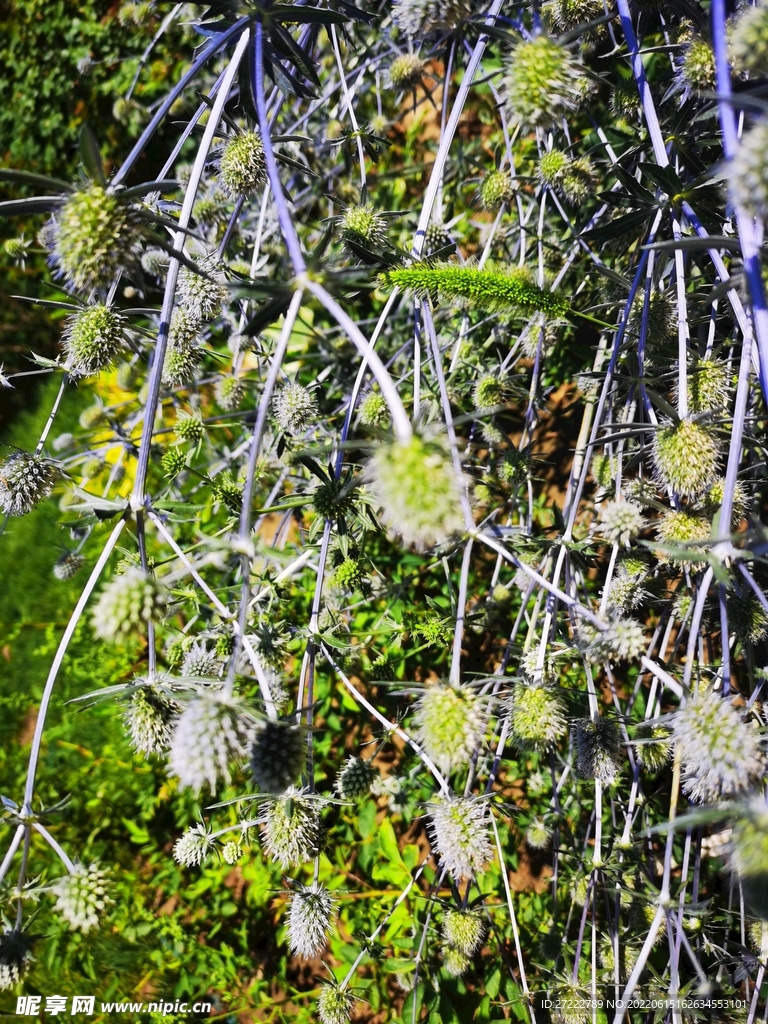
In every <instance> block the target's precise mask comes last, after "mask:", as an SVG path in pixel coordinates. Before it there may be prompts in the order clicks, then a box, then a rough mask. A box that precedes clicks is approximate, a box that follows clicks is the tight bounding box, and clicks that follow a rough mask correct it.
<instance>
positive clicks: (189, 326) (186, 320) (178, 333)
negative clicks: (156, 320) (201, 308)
mask: <svg viewBox="0 0 768 1024" xmlns="http://www.w3.org/2000/svg"><path fill="white" fill-rule="evenodd" d="M202 330H203V325H202V321H201V319H200V317H199V316H198V315H197V313H195V312H190V310H188V309H186V308H185V307H184V306H177V307H176V308H175V309H174V311H173V313H171V324H170V328H169V330H168V348H169V349H171V350H172V351H174V352H191V351H192V350H194V349H197V348H199V346H200V342H201V340H202Z"/></svg>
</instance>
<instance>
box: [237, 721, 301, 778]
mask: <svg viewBox="0 0 768 1024" xmlns="http://www.w3.org/2000/svg"><path fill="white" fill-rule="evenodd" d="M306 761H307V730H306V729H305V728H304V726H302V725H297V724H296V723H295V722H294V721H286V720H278V721H276V722H272V721H265V722H260V723H259V725H258V726H257V728H256V732H255V734H254V738H253V743H252V744H251V772H252V773H253V778H254V780H255V781H256V784H257V785H258V787H259V789H260V790H261V791H262V793H284V792H285V790H286V789H288V787H289V786H292V785H293V784H294V783H295V782H297V781H298V779H299V776H300V775H301V772H302V770H303V768H304V766H305V764H306Z"/></svg>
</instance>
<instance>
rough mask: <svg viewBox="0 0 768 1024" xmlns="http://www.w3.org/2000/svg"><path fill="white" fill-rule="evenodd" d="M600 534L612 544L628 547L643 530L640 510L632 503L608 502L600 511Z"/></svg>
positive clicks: (643, 519) (642, 517)
mask: <svg viewBox="0 0 768 1024" xmlns="http://www.w3.org/2000/svg"><path fill="white" fill-rule="evenodd" d="M600 519H601V521H602V523H601V526H600V532H601V533H602V534H603V536H605V537H607V538H608V540H609V541H610V542H611V543H612V544H622V545H623V546H624V547H629V545H630V542H631V541H632V540H634V538H635V537H636V536H637V535H638V534H639V533H642V531H643V530H644V529H645V518H644V516H643V510H642V508H641V507H640V506H639V505H637V504H635V502H634V501H623V500H619V501H609V502H606V504H605V505H603V507H602V508H601V509H600Z"/></svg>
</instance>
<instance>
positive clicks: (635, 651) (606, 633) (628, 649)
mask: <svg viewBox="0 0 768 1024" xmlns="http://www.w3.org/2000/svg"><path fill="white" fill-rule="evenodd" d="M645 646H646V640H645V632H644V630H643V626H642V624H641V623H640V622H638V621H637V620H636V619H614V620H613V621H612V622H611V624H610V626H609V627H608V629H606V630H603V631H601V632H599V633H597V634H596V635H595V637H594V639H593V640H592V642H591V643H590V645H589V647H588V648H587V654H588V656H589V657H590V658H591V659H592V660H594V661H633V660H634V659H635V658H639V657H640V655H641V654H643V653H644V651H645Z"/></svg>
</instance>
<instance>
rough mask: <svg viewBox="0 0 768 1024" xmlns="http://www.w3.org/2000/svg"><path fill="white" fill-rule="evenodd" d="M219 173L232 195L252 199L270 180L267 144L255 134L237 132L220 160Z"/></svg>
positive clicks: (227, 143)
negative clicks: (266, 151)
mask: <svg viewBox="0 0 768 1024" xmlns="http://www.w3.org/2000/svg"><path fill="white" fill-rule="evenodd" d="M219 174H220V175H221V181H222V184H223V185H224V188H225V189H226V190H227V192H228V193H229V194H230V195H231V196H249V195H251V194H252V193H253V192H255V191H256V190H257V189H259V188H261V186H262V185H263V184H264V183H265V181H266V180H267V170H266V161H265V159H264V143H263V142H262V141H261V136H260V135H259V133H258V132H255V131H243V132H238V133H237V134H236V135H235V136H234V137H233V138H231V139H229V140H228V141H227V142H226V144H225V145H224V148H223V149H222V152H221V157H220V158H219Z"/></svg>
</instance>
